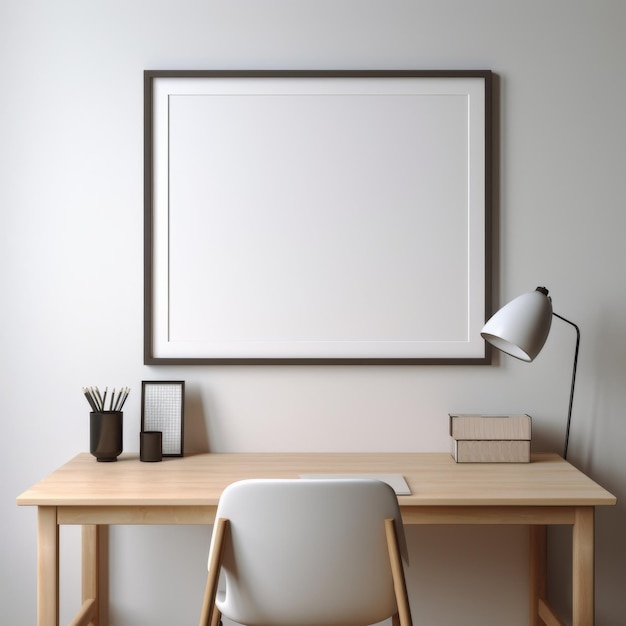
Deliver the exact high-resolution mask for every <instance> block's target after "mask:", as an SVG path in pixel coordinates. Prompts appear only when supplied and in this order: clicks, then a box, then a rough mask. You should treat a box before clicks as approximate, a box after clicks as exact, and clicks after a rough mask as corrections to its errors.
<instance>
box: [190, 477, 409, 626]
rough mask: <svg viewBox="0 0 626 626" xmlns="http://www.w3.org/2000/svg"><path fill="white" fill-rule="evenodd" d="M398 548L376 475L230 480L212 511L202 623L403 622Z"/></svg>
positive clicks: (324, 625) (398, 523) (396, 516)
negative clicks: (213, 519) (372, 477)
mask: <svg viewBox="0 0 626 626" xmlns="http://www.w3.org/2000/svg"><path fill="white" fill-rule="evenodd" d="M404 546H405V543H404V533H403V528H402V520H401V517H400V511H399V507H398V501H397V498H396V495H395V493H394V491H393V489H392V488H391V487H390V486H389V485H387V484H386V483H383V482H380V481H378V480H369V479H357V478H355V479H302V480H298V479H268V480H259V479H254V480H244V481H240V482H236V483H233V484H232V485H230V486H228V487H227V488H226V489H225V490H224V492H223V494H222V497H221V498H220V502H219V505H218V508H217V515H216V522H215V526H214V531H213V536H212V538H211V546H210V550H209V562H208V578H207V584H206V591H205V595H204V600H203V606H202V616H201V621H200V624H201V626H216V625H217V624H218V623H219V621H220V619H221V617H222V616H224V617H226V618H228V619H229V620H232V621H234V622H237V623H239V624H244V625H245V626H270V625H271V626H313V625H315V626H330V625H333V626H365V625H366V624H375V623H377V622H380V621H383V620H385V619H387V618H389V617H392V618H393V623H394V626H398V625H399V626H411V613H410V609H409V602H408V597H407V591H406V583H405V579H404V570H403V565H402V558H401V554H404V553H405V548H404ZM220 575H222V576H223V578H224V580H223V583H224V585H225V588H224V590H223V591H222V590H220V591H219V593H218V581H219V579H220Z"/></svg>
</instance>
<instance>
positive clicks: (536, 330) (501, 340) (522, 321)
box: [480, 287, 580, 458]
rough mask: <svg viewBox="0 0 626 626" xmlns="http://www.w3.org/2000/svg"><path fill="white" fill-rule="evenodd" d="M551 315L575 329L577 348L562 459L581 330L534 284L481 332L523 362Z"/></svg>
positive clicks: (535, 350)
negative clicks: (556, 311)
mask: <svg viewBox="0 0 626 626" xmlns="http://www.w3.org/2000/svg"><path fill="white" fill-rule="evenodd" d="M552 316H554V317H558V318H559V319H560V320H562V321H564V322H566V323H567V324H570V325H571V326H573V327H574V329H575V330H576V350H575V352H574V368H573V371H572V387H571V391H570V396H569V410H568V413H567V428H566V430H565V450H564V452H563V458H567V444H568V442H569V428H570V422H571V420H572V404H573V402H574V384H575V382H576V365H577V363H578V347H579V345H580V329H579V328H578V326H576V324H574V322H570V320H568V319H565V318H564V317H561V316H560V315H558V314H557V313H555V312H554V311H553V310H552V299H551V298H550V296H548V290H547V289H546V288H545V287H537V289H535V291H530V292H528V293H525V294H522V295H521V296H518V297H517V298H515V299H514V300H511V302H509V303H508V304H505V305H504V306H503V307H502V308H501V309H500V310H499V311H498V312H497V313H496V314H495V315H494V316H493V317H491V319H490V320H489V321H488V322H487V323H486V324H485V325H484V326H483V329H482V331H481V333H480V334H481V335H482V337H483V339H485V341H488V342H489V343H490V344H492V345H493V346H495V347H496V348H498V350H501V351H502V352H505V353H506V354H510V355H511V356H513V357H515V358H517V359H520V360H522V361H528V362H530V361H532V360H534V358H535V357H536V356H537V355H538V354H539V352H541V348H543V344H544V343H545V342H546V339H547V338H548V333H549V332H550V325H551V324H552Z"/></svg>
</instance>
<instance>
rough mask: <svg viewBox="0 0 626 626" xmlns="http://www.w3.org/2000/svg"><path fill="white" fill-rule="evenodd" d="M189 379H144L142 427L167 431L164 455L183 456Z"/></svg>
mask: <svg viewBox="0 0 626 626" xmlns="http://www.w3.org/2000/svg"><path fill="white" fill-rule="evenodd" d="M184 400H185V381H183V380H173V381H172V380H168V381H161V380H144V381H142V382H141V430H142V431H146V430H157V431H161V432H162V433H163V456H183V424H184V406H185V402H184Z"/></svg>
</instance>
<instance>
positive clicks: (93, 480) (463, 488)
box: [17, 453, 616, 626]
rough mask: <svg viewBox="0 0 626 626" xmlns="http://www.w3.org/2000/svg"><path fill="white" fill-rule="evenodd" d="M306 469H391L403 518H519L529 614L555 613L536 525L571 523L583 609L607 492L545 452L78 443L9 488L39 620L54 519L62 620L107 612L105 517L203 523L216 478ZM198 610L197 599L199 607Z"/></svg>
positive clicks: (46, 611) (44, 614)
mask: <svg viewBox="0 0 626 626" xmlns="http://www.w3.org/2000/svg"><path fill="white" fill-rule="evenodd" d="M316 473H380V474H389V473H391V474H402V475H404V477H405V478H406V481H407V483H408V484H409V487H410V488H411V495H409V496H400V497H399V498H398V499H399V502H400V507H401V511H402V517H403V520H404V523H405V524H522V525H528V526H529V529H530V564H531V566H530V614H531V617H530V624H531V626H540V625H541V624H543V623H545V624H547V625H548V626H552V625H555V624H560V623H561V622H559V621H558V619H557V617H556V616H555V615H554V613H553V611H552V609H551V608H550V607H549V606H548V605H547V603H546V525H550V524H565V525H571V526H572V527H573V532H572V549H573V568H572V569H573V581H572V584H573V621H572V624H573V626H592V625H593V621H594V507H596V506H599V505H612V504H615V502H616V498H615V497H614V496H613V495H612V494H610V493H609V492H608V491H606V490H605V489H603V488H602V487H600V486H599V485H598V484H597V483H595V482H593V481H592V480H591V479H590V478H588V477H587V476H585V475H584V474H583V473H582V472H579V471H578V470H577V469H576V468H574V467H573V466H572V465H570V464H569V463H567V462H566V461H564V460H563V459H561V458H560V457H559V456H557V455H556V454H541V455H534V456H533V462H532V463H528V464H499V465H493V464H457V463H454V461H453V460H452V458H451V457H450V455H449V454H445V453H441V454H411V453H405V454H396V453H388V454H384V453H372V454H350V453H349V454H199V455H194V456H187V457H183V458H167V459H165V460H164V461H163V462H161V463H141V462H139V460H138V458H137V457H136V455H122V456H121V457H120V460H119V461H118V462H116V463H98V462H96V460H95V459H94V458H93V457H92V456H91V455H89V454H80V455H78V456H77V457H75V458H74V459H72V460H71V461H69V463H67V464H65V465H63V466H62V467H60V468H59V469H57V470H56V471H55V472H53V473H52V474H50V475H49V476H48V477H46V478H44V479H43V480H42V481H40V482H39V483H37V484H36V485H34V486H33V487H31V488H30V489H28V490H27V491H25V492H24V493H23V494H22V495H20V496H19V497H18V499H17V503H18V504H19V505H30V506H36V507H38V513H37V514H38V530H37V540H38V549H37V559H38V561H37V568H38V574H37V587H38V591H37V611H38V624H39V626H57V625H58V622H59V616H58V614H59V599H58V586H59V526H60V525H61V524H80V525H83V546H82V550H83V563H82V568H83V579H82V585H83V606H82V608H81V610H80V612H79V613H78V615H77V616H76V618H75V619H74V621H73V622H72V624H73V625H75V626H78V625H82V624H84V625H87V624H90V623H93V624H97V625H98V626H106V624H107V621H108V620H107V577H108V572H107V567H106V551H107V550H106V547H107V543H106V541H107V526H108V525H110V524H211V523H212V522H213V520H214V516H215V510H216V506H217V503H218V500H219V497H220V494H221V493H222V490H223V489H224V488H225V487H226V485H228V484H230V483H231V482H234V481H236V480H240V479H243V478H255V477H265V478H281V477H283V478H296V477H298V476H299V475H300V474H316ZM198 610H200V607H198Z"/></svg>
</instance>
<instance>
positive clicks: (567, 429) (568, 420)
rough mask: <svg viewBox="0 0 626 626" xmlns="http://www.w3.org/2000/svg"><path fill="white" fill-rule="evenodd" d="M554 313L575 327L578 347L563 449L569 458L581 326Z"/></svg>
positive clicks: (575, 353)
mask: <svg viewBox="0 0 626 626" xmlns="http://www.w3.org/2000/svg"><path fill="white" fill-rule="evenodd" d="M552 315H554V317H558V318H559V319H560V320H563V321H564V322H566V323H567V324H569V325H570V326H573V327H574V329H575V330H576V349H575V351H574V367H573V369H572V388H571V390H570V394H569V409H568V411H567V427H566V429H565V450H564V451H563V458H564V459H566V458H567V445H568V443H569V427H570V423H571V421H572V405H573V404H574V385H575V384H576V367H577V365H578V348H579V347H580V328H578V326H577V325H576V324H574V322H571V321H570V320H568V319H565V318H564V317H563V316H561V315H559V314H558V313H554V311H553V312H552Z"/></svg>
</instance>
